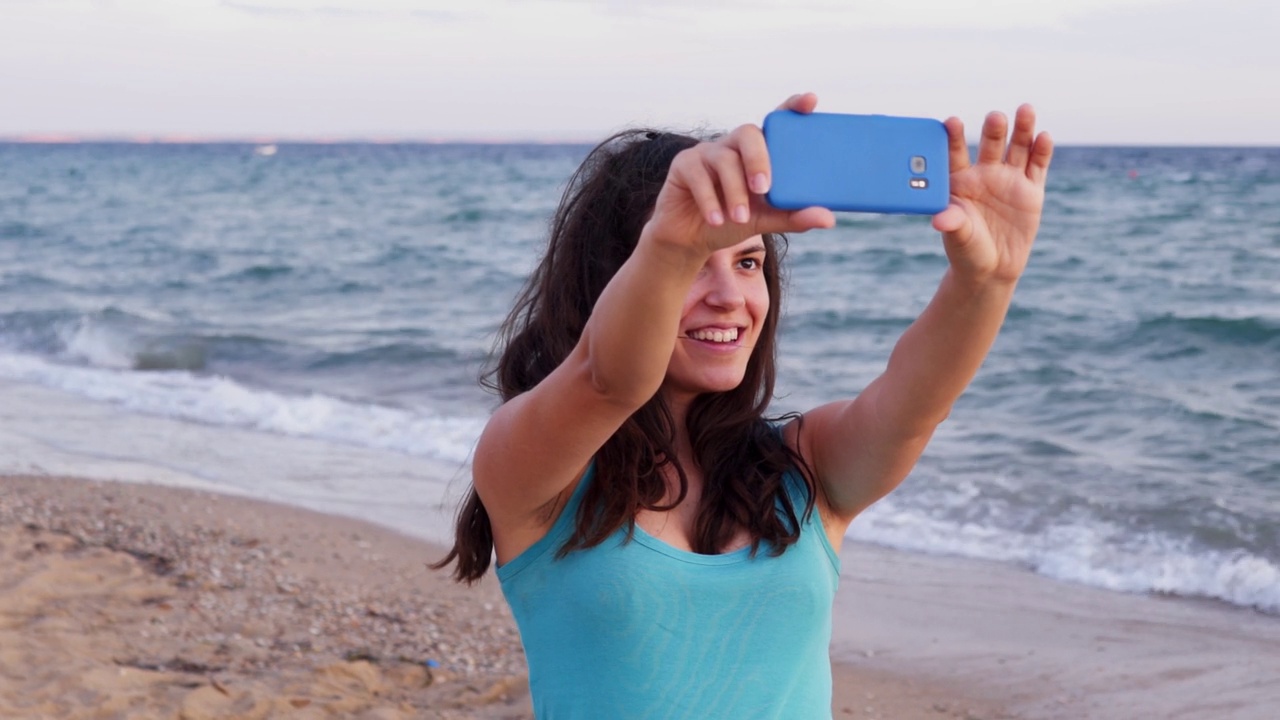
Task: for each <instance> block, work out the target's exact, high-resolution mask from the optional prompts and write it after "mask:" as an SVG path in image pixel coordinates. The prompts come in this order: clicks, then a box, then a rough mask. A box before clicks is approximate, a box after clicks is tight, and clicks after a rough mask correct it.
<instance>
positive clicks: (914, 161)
mask: <svg viewBox="0 0 1280 720" xmlns="http://www.w3.org/2000/svg"><path fill="white" fill-rule="evenodd" d="M926 169H927V166H926V165H925V162H924V156H923V155H913V156H912V157H911V172H913V173H915V174H916V175H923V174H924V171H925V170H926ZM911 187H915V186H914V185H912V186H911Z"/></svg>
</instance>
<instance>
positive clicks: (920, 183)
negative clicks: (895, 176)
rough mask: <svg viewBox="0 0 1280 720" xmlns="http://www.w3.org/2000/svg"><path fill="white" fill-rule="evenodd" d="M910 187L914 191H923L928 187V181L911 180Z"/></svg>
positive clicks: (922, 179) (920, 179) (921, 179)
mask: <svg viewBox="0 0 1280 720" xmlns="http://www.w3.org/2000/svg"><path fill="white" fill-rule="evenodd" d="M910 185H911V187H913V188H915V189H916V190H923V189H925V188H927V187H929V181H928V180H925V179H924V178H911V182H910Z"/></svg>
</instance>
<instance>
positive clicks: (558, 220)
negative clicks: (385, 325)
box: [431, 129, 815, 583]
mask: <svg viewBox="0 0 1280 720" xmlns="http://www.w3.org/2000/svg"><path fill="white" fill-rule="evenodd" d="M698 142H699V140H698V138H695V137H691V136H688V135H679V134H675V133H667V132H659V131H654V130H644V129H636V130H627V131H624V132H621V133H618V134H616V135H614V136H612V137H610V138H608V139H607V140H605V141H604V142H602V143H600V144H599V145H597V146H596V147H595V148H594V149H593V150H592V151H591V152H590V153H589V154H588V155H587V157H586V159H585V160H584V161H583V163H582V165H581V166H580V167H579V168H578V169H577V171H576V172H575V173H574V175H573V176H572V178H571V179H570V181H569V183H568V187H567V188H566V189H565V193H564V196H563V198H562V199H561V202H560V206H559V208H558V210H557V212H556V214H555V216H554V217H553V219H552V222H551V228H550V235H549V238H548V243H547V248H546V252H545V254H544V255H543V257H542V261H541V262H540V263H539V265H538V266H537V268H536V269H535V270H534V272H533V273H532V275H531V276H530V278H529V280H528V282H527V283H526V285H525V287H524V289H523V290H522V291H521V293H520V295H519V296H518V297H517V300H516V303H515V306H514V308H513V309H512V311H511V313H510V315H508V317H507V319H506V322H505V323H504V324H503V326H502V328H501V330H500V332H499V336H498V341H497V345H496V348H495V356H496V362H494V363H493V364H492V365H491V367H489V369H488V370H487V371H486V372H485V374H484V375H483V376H482V377H481V382H482V383H483V384H484V385H485V386H486V387H487V388H489V389H490V390H492V391H495V392H497V393H498V395H499V396H500V397H501V398H502V400H503V401H504V402H505V401H507V400H510V399H511V398H513V397H516V396H517V395H519V394H521V393H523V392H526V391H528V390H529V389H531V388H533V387H534V386H536V385H537V384H538V383H539V382H541V381H542V379H543V378H545V377H547V375H549V374H550V373H551V371H552V370H554V369H555V368H556V367H558V366H559V365H560V363H562V362H563V361H564V359H565V358H566V357H568V355H569V353H570V351H571V350H572V349H573V348H574V346H575V345H576V344H577V343H578V340H579V338H580V337H581V335H582V331H583V328H584V327H585V326H586V323H587V319H588V318H589V317H590V315H591V310H592V308H593V307H594V305H595V302H596V300H597V298H599V297H600V293H601V292H603V290H604V288H605V285H607V284H608V283H609V281H610V280H611V279H612V278H613V276H614V274H615V273H617V271H618V269H619V268H621V267H622V264H623V263H624V262H626V260H627V258H628V257H630V255H631V253H632V251H634V250H635V247H636V243H637V242H638V241H639V238H640V231H641V229H642V228H643V227H644V224H645V223H646V222H647V221H648V218H649V216H650V214H651V213H652V211H653V207H654V204H655V202H656V201H657V198H658V192H659V191H660V190H661V189H662V186H663V183H664V182H665V181H666V177H667V171H668V169H669V168H670V166H671V162H672V161H673V160H674V159H675V156H676V155H677V154H678V153H679V152H680V151H682V150H684V149H686V148H690V147H693V146H694V145H696V144H697V143H698ZM763 239H764V244H765V248H766V252H765V262H764V277H765V282H766V284H767V286H768V291H769V299H770V303H769V311H768V313H767V315H766V317H765V320H764V323H763V326H762V328H761V332H760V337H759V340H758V342H757V344H756V347H755V349H754V350H753V351H752V354H751V358H750V360H749V361H748V363H747V369H746V374H745V376H744V378H743V381H742V382H741V383H740V384H739V385H738V387H736V388H734V389H733V390H729V391H727V392H722V393H708V394H705V395H701V396H699V397H698V398H696V399H695V400H694V402H693V404H692V405H691V407H690V409H689V415H688V417H687V418H686V424H687V427H688V431H689V440H690V443H691V445H692V447H693V455H694V461H695V462H696V463H697V465H698V468H699V469H700V470H701V471H702V472H703V476H704V482H703V490H702V499H701V503H700V506H699V507H700V509H699V514H698V517H697V519H696V521H695V533H694V537H693V538H692V545H693V550H694V552H698V553H704V554H714V553H718V552H721V551H722V550H723V548H724V547H725V546H726V545H727V544H728V543H729V542H730V541H731V540H732V539H733V537H734V536H735V535H736V534H737V533H738V532H739V531H740V530H742V529H745V530H746V531H747V532H748V534H749V535H750V537H751V552H752V553H755V552H758V551H759V549H760V547H761V544H762V543H763V544H765V545H767V547H768V552H769V553H770V554H773V555H778V554H781V553H782V552H783V551H785V550H786V548H787V547H789V546H790V545H791V544H793V543H794V542H796V540H798V539H799V536H800V527H801V519H800V518H801V516H803V517H804V518H805V519H807V518H808V517H809V515H811V514H812V512H813V507H814V497H815V486H814V481H813V475H812V473H811V472H810V470H809V468H808V467H807V465H806V464H805V463H804V461H803V459H802V458H801V457H800V456H799V455H798V454H796V453H795V452H794V451H792V450H791V449H790V448H789V447H788V446H787V445H786V444H785V443H784V442H783V440H782V435H781V433H780V432H779V431H778V428H777V427H776V425H775V424H774V423H776V422H779V421H782V420H785V419H789V418H792V417H796V416H794V415H785V416H780V417H776V418H766V417H765V410H766V409H767V408H768V405H769V402H770V400H771V399H772V397H773V389H774V381H775V378H776V373H777V370H776V368H777V362H776V348H777V328H778V318H779V314H780V306H781V292H782V280H781V270H780V265H781V255H782V252H783V251H784V249H785V247H786V238H785V237H783V236H775V235H765V236H764V237H763ZM675 428H676V424H675V422H674V419H673V417H672V414H671V410H670V408H669V407H668V406H667V404H666V402H665V401H664V399H663V396H662V393H657V394H655V395H654V397H653V398H651V399H650V400H649V401H648V402H647V403H645V404H644V405H643V406H642V407H641V408H640V409H639V410H637V411H636V412H635V413H634V414H633V415H632V416H631V417H630V418H628V419H627V421H626V422H624V423H623V424H622V426H621V427H620V428H618V430H617V431H616V432H615V433H614V434H613V436H612V437H610V438H609V440H608V441H607V442H605V444H604V445H603V446H602V447H601V448H600V450H599V451H598V452H597V454H596V456H595V460H594V462H595V472H596V475H595V480H594V481H593V482H592V483H591V484H590V485H589V486H588V487H587V488H586V491H585V493H584V495H583V499H582V502H581V504H580V506H579V508H578V513H577V517H576V518H575V520H574V523H575V527H574V532H573V534H572V535H571V536H570V538H569V539H568V541H567V542H565V543H564V545H563V546H562V547H561V548H560V549H559V556H561V557H563V556H564V555H566V554H568V553H570V552H573V551H575V550H581V549H586V548H590V547H593V546H595V545H598V544H600V543H601V542H603V541H604V540H605V539H606V538H608V537H609V536H610V535H612V534H613V533H614V532H616V531H617V530H618V529H620V528H624V527H625V528H626V530H627V534H628V538H630V536H631V534H632V533H633V532H634V530H635V517H636V513H637V512H638V511H640V510H641V509H647V510H655V511H665V510H670V509H672V508H674V507H675V506H677V505H679V504H680V503H681V502H682V501H683V500H684V498H685V496H686V495H687V494H688V478H687V476H686V474H685V469H684V468H682V467H681V466H680V463H679V462H678V461H677V459H676V451H675V440H676V431H675ZM668 466H670V467H671V468H672V469H673V470H674V471H675V473H676V475H677V476H678V478H679V491H678V493H677V494H676V497H675V499H674V500H672V501H671V502H670V503H669V504H666V505H663V504H662V498H663V497H664V496H665V495H666V491H667V485H666V481H665V480H664V477H663V470H664V468H666V467H668ZM792 469H797V470H798V471H799V473H800V476H801V477H802V478H803V480H804V482H805V485H806V486H807V489H808V499H807V501H806V503H805V506H804V508H803V509H800V508H796V507H794V504H793V503H792V502H791V498H790V496H789V494H788V493H787V489H786V487H785V484H784V483H785V480H784V476H785V475H786V473H787V472H789V471H790V470H792ZM549 507H550V506H549ZM492 554H493V532H492V528H491V526H490V523H489V516H488V513H487V512H486V511H485V508H484V505H483V503H482V502H481V501H480V498H479V496H478V495H477V494H476V491H475V488H474V487H473V488H471V489H470V491H469V492H468V494H467V497H466V498H465V499H464V501H463V503H462V506H461V507H460V509H459V512H458V518H457V525H456V529H455V539H454V545H453V548H452V549H451V550H450V551H449V554H448V555H447V556H446V557H445V558H444V559H442V560H440V561H439V562H437V563H435V564H433V565H432V566H431V567H432V568H434V569H440V568H443V567H445V566H446V565H448V564H449V563H450V562H454V561H456V562H457V566H456V567H455V569H454V572H453V576H454V578H455V579H456V580H458V581H460V582H466V583H472V582H475V581H476V580H478V579H480V578H481V577H482V576H483V575H484V574H485V572H486V571H487V570H488V568H489V565H490V563H491V562H492Z"/></svg>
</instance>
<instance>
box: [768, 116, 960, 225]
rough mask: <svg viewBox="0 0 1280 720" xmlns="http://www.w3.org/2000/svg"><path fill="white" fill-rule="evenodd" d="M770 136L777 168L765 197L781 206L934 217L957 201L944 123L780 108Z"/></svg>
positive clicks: (771, 121)
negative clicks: (951, 201) (950, 202)
mask: <svg viewBox="0 0 1280 720" xmlns="http://www.w3.org/2000/svg"><path fill="white" fill-rule="evenodd" d="M764 138H765V143H766V144H767V145H768V147H769V160H770V163H771V165H772V168H773V182H772V185H771V187H770V189H769V192H768V193H767V194H766V195H765V198H766V199H767V200H768V201H769V204H770V205H773V206H774V207H776V208H782V209H784V210H799V209H801V208H806V207H812V206H815V205H816V206H819V207H825V208H829V209H831V210H847V211H854V212H875V213H908V214H922V215H932V214H935V213H939V212H942V210H944V209H945V208H946V207H947V203H948V202H949V199H950V195H951V188H950V161H949V158H948V152H947V130H946V128H945V127H944V126H943V125H942V123H941V122H939V121H937V120H931V119H927V118H909V117H892V116H888V115H845V114H838V113H809V114H802V113H798V112H794V111H791V110H777V111H774V112H771V113H769V115H768V116H766V117H765V119H764Z"/></svg>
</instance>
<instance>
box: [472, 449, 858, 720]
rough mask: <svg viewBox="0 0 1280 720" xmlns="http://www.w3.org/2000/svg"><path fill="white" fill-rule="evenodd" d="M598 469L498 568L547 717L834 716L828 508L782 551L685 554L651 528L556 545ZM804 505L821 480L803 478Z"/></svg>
mask: <svg viewBox="0 0 1280 720" xmlns="http://www.w3.org/2000/svg"><path fill="white" fill-rule="evenodd" d="M594 476H595V470H594V466H593V467H592V468H589V469H588V470H587V472H586V474H585V475H584V477H583V478H582V481H581V482H579V483H578V487H577V488H576V489H575V490H574V493H573V496H572V497H571V498H570V500H569V502H568V504H567V505H566V506H565V508H564V510H563V511H562V512H561V514H560V517H559V518H558V519H557V520H556V522H555V524H554V525H553V526H552V527H551V529H550V530H549V531H548V532H547V534H546V536H544V537H543V538H542V539H541V540H539V541H538V542H536V543H534V544H533V545H532V546H531V547H530V548H528V549H527V550H525V551H524V552H523V553H521V554H520V555H519V556H518V557H516V558H515V559H514V560H512V561H511V562H508V563H507V564H505V565H502V566H501V567H499V568H498V570H497V575H498V579H499V581H500V582H501V584H502V592H503V594H504V595H505V596H506V599H507V602H508V603H509V604H510V606H511V611H512V614H513V615H514V616H515V620H516V624H517V626H518V627H519V629H520V638H521V641H522V642H523V644H524V650H525V656H526V658H527V659H528V663H529V689H530V694H531V695H532V697H533V709H534V714H535V715H536V716H537V718H538V720H616V719H621V718H627V719H630V718H636V719H641V718H645V719H647V718H654V719H655V720H656V719H657V718H662V719H663V720H673V719H677V718H687V719H689V720H716V719H717V718H726V719H727V718H733V719H734V720H750V719H757V718H758V719H760V720H764V719H765V718H769V719H773V718H777V719H778V720H783V719H785V720H816V719H817V718H823V719H825V720H830V718H831V662H830V655H829V650H828V647H829V645H830V642H831V604H832V601H833V600H834V598H835V591H836V584H837V582H838V579H839V577H840V560H839V558H838V557H837V556H836V554H835V552H834V551H833V550H832V548H831V544H830V543H829V542H828V540H827V536H826V533H825V532H823V528H822V523H821V520H820V519H819V518H818V512H817V511H816V510H815V511H814V513H813V515H812V517H811V518H810V520H809V521H808V522H806V523H805V524H804V526H803V527H802V530H801V534H800V539H799V541H798V542H797V543H796V544H794V545H792V546H791V547H790V548H788V549H787V550H786V552H784V553H782V555H780V556H778V557H772V556H770V555H769V554H768V552H767V550H768V548H767V546H764V545H762V546H761V548H760V550H759V551H758V552H757V553H756V554H755V556H754V557H753V556H752V555H751V552H750V547H746V548H742V549H740V550H737V551H734V552H730V553H726V554H723V555H699V554H696V553H691V552H686V551H684V550H679V549H677V548H675V547H673V546H671V545H670V544H668V543H666V542H664V541H662V540H659V539H658V538H656V537H654V536H653V535H650V534H649V533H647V532H645V531H644V530H643V529H642V528H640V527H639V526H636V528H635V534H634V535H633V536H632V540H631V542H627V541H626V530H625V528H623V529H619V530H618V531H617V532H615V533H614V534H613V535H612V536H610V537H609V538H608V539H606V540H605V541H604V542H603V543H602V544H600V545H598V546H596V547H593V548H591V549H588V550H575V551H574V552H571V553H569V554H568V555H567V556H565V557H563V558H558V559H557V558H556V551H557V550H559V548H560V546H561V545H563V544H564V542H565V540H566V539H567V538H568V537H569V536H570V535H571V534H572V532H573V525H574V518H575V517H576V513H577V510H578V505H579V502H580V500H581V497H582V495H583V492H584V489H585V488H586V487H587V485H588V483H590V482H591V481H592V480H593V478H594ZM786 482H787V491H788V493H789V495H790V497H791V501H792V503H793V504H794V506H795V507H796V508H797V512H798V511H799V510H801V509H803V508H804V502H805V498H806V497H807V492H808V491H807V488H806V487H805V485H804V483H803V481H802V480H801V479H800V477H799V476H798V475H797V474H795V473H794V472H793V473H789V474H788V475H787V478H786Z"/></svg>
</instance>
